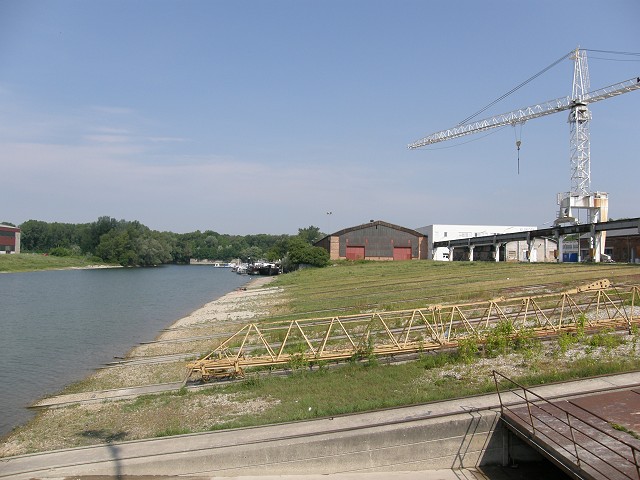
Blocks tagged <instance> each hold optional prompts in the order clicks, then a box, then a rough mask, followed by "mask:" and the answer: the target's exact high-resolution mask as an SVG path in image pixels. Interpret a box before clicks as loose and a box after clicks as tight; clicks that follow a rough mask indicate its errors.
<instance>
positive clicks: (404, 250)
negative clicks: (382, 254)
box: [393, 247, 411, 260]
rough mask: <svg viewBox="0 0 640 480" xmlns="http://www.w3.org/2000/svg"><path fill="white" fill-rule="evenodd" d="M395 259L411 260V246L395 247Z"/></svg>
mask: <svg viewBox="0 0 640 480" xmlns="http://www.w3.org/2000/svg"><path fill="white" fill-rule="evenodd" d="M393 259H394V260H411V247H393Z"/></svg>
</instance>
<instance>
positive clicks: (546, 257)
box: [416, 224, 556, 262]
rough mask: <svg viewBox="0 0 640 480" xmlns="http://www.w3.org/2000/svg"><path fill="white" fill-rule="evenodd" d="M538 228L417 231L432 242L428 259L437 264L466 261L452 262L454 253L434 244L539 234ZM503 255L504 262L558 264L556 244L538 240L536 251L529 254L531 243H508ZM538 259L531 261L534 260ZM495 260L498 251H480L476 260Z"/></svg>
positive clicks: (456, 227)
mask: <svg viewBox="0 0 640 480" xmlns="http://www.w3.org/2000/svg"><path fill="white" fill-rule="evenodd" d="M535 229H536V227H532V226H524V225H441V224H434V225H427V226H426V227H421V228H418V229H416V230H417V231H418V232H420V233H423V234H425V235H426V236H427V238H428V253H427V255H428V257H427V258H430V259H433V260H441V261H447V260H464V259H463V258H458V257H456V258H450V254H451V253H450V251H449V249H448V248H445V247H439V248H436V249H434V248H433V242H441V241H447V240H458V239H464V238H472V237H486V236H490V235H500V234H504V233H516V232H527V231H530V230H535ZM499 253H500V255H501V257H502V258H501V259H500V260H501V261H513V262H516V261H520V262H529V261H533V262H536V261H539V262H544V261H554V260H555V255H556V247H555V243H553V244H550V243H549V242H545V241H543V240H541V239H536V241H535V244H534V248H533V250H532V251H531V253H529V251H528V248H527V243H526V242H523V241H513V242H508V243H507V244H506V245H505V246H504V247H503V249H502V251H501V252H499ZM455 255H468V253H467V252H464V251H462V250H459V249H458V251H456V252H455ZM531 255H532V256H533V257H534V258H529V257H530V256H531ZM492 256H495V251H494V250H492V249H491V248H477V249H476V250H475V259H476V260H492V259H494V258H491V257H492Z"/></svg>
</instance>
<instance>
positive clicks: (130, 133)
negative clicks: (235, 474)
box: [0, 0, 640, 234]
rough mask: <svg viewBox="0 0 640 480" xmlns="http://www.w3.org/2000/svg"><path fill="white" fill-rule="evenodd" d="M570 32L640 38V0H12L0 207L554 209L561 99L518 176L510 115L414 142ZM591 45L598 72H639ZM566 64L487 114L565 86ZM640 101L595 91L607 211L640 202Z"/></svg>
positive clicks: (293, 226)
mask: <svg viewBox="0 0 640 480" xmlns="http://www.w3.org/2000/svg"><path fill="white" fill-rule="evenodd" d="M577 46H580V47H583V48H586V49H597V50H611V51H624V52H640V2H639V1H638V0H611V1H608V2H602V1H593V0H587V1H573V0H567V1H565V0H563V1H557V0H552V1H529V2H525V1H514V0H505V1H497V0H495V1H492V0H488V1H477V0H475V1H471V0H469V1H464V0H463V1H457V2H448V1H439V2H436V1H426V0H424V1H413V0H393V1H392V0H388V1H377V0H357V1H356V0H328V1H306V0H283V1H275V0H274V1H257V0H256V1H215V0H212V1H188V0H187V1H177V0H176V1H168V0H136V1H130V0H122V1H119V0H110V1H99V0H95V1H71V0H68V1H67V0H64V1H63V0H51V1H31V0H0V192H1V195H0V221H9V222H13V223H16V224H19V223H22V222H24V221H26V220H29V219H36V220H45V221H58V222H70V223H84V222H91V221H94V220H96V219H97V218H98V217H99V216H102V215H108V216H111V217H115V218H118V219H126V220H139V221H140V222H142V223H143V224H145V225H147V226H149V227H150V228H152V229H156V230H170V231H174V232H180V233H182V232H189V231H195V230H206V229H212V230H216V231H218V232H220V233H231V234H249V233H296V232H297V229H298V228H300V227H306V226H309V225H316V226H319V227H320V228H321V230H323V231H336V230H338V229H340V228H344V227H348V226H352V225H357V224H360V223H363V222H367V221H369V220H371V219H375V220H384V221H388V222H391V223H396V224H399V225H402V226H405V227H409V228H416V227H420V226H424V225H428V224H431V223H448V224H497V225H505V224H516V225H538V226H542V225H543V224H545V223H548V222H550V221H552V220H553V219H554V218H555V216H556V209H557V206H556V194H557V193H558V192H565V191H568V190H569V187H570V176H569V126H568V124H567V114H566V112H565V113H559V114H555V115H551V116H548V117H545V118H541V119H537V120H533V121H530V122H528V123H527V124H525V126H524V128H523V130H522V148H521V152H520V161H521V164H520V174H519V175H518V174H517V170H516V168H517V166H516V159H517V156H516V148H515V132H514V129H513V128H512V127H507V128H505V129H502V130H499V131H496V132H495V133H494V134H493V135H489V136H486V137H483V136H482V135H476V136H473V137H465V138H464V139H462V140H459V141H457V142H447V143H442V144H439V145H437V146H435V147H429V148H425V149H420V150H408V149H407V144H408V143H411V142H413V141H415V140H417V139H419V138H422V137H423V136H425V135H427V134H429V133H432V132H434V131H437V130H441V129H444V128H448V127H451V126H454V125H455V124H457V123H458V122H460V121H461V120H462V119H464V118H466V117H467V116H468V115H470V114H472V113H473V112H475V111H477V110H479V109H480V108H482V107H483V106H485V105H486V104H488V103H489V102H491V101H492V100H494V99H495V98H497V97H499V96H500V95H502V94H503V93H505V92H507V91H508V90H510V89H511V88H513V87H514V86H516V85H518V84H519V83H520V82H522V81H524V80H526V79H527V78H529V77H530V76H532V75H534V74H535V73H537V72H539V71H540V70H542V69H543V68H545V67H546V66H548V65H549V64H551V63H552V62H554V61H555V60H557V59H558V58H559V57H561V56H562V55H564V54H565V53H567V52H569V51H571V50H572V49H574V48H576V47H577ZM589 55H590V56H589V68H590V73H591V85H592V88H593V89H595V88H598V87H601V86H606V85H609V84H612V83H617V82H620V81H622V80H626V79H628V78H631V77H634V76H637V75H640V62H638V61H637V60H638V59H639V57H629V56H627V57H620V56H618V57H611V56H610V55H604V54H602V55H600V54H596V53H590V54H589ZM599 57H601V58H602V59H601V58H599ZM605 58H606V59H605ZM611 58H617V59H618V60H611ZM621 60H625V61H621ZM630 60H635V61H630ZM572 69H573V65H572V64H571V62H570V61H565V62H563V63H562V64H560V65H559V66H557V67H555V68H554V69H552V70H551V71H550V72H548V73H547V74H545V75H544V76H542V77H541V78H539V79H538V80H536V81H534V82H532V83H531V84H529V85H527V86H526V87H525V88H523V89H521V90H519V91H518V92H517V94H515V95H514V96H511V97H509V98H508V99H507V100H505V101H503V102H501V103H499V104H498V105H497V106H496V107H494V108H492V110H491V111H490V112H487V113H501V112H504V111H510V110H513V109H515V108H517V107H523V106H526V105H530V104H535V103H538V102H541V101H544V100H549V99H553V98H557V97H561V96H565V95H569V94H570V93H571V81H572ZM638 110H640V91H636V92H631V93H627V94H625V95H622V96H619V97H616V98H613V99H608V100H605V101H602V102H599V103H596V104H593V105H592V106H591V111H592V114H593V121H592V124H591V179H592V190H594V191H596V190H597V191H605V192H608V193H609V196H610V216H612V217H614V218H620V217H636V216H640V207H639V202H638V200H639V198H640V195H639V194H638V184H639V183H640V166H639V163H640V162H639V160H640V158H639V157H640V153H639V150H638V138H639V137H640V121H639V120H638ZM469 140H473V141H472V142H469ZM327 212H332V214H331V215H327Z"/></svg>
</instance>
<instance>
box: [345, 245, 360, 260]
mask: <svg viewBox="0 0 640 480" xmlns="http://www.w3.org/2000/svg"><path fill="white" fill-rule="evenodd" d="M362 259H364V247H351V246H348V247H347V260H362Z"/></svg>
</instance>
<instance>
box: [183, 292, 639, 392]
mask: <svg viewBox="0 0 640 480" xmlns="http://www.w3.org/2000/svg"><path fill="white" fill-rule="evenodd" d="M636 306H640V287H639V286H631V287H626V288H624V289H619V288H615V287H612V285H611V283H610V282H609V281H608V280H599V281H597V282H593V283H590V284H588V285H584V286H581V287H578V288H574V289H571V290H568V291H565V292H561V293H553V294H542V295H534V296H521V297H512V298H495V299H492V300H488V301H483V302H472V303H461V304H455V305H430V306H427V307H424V308H417V309H411V310H399V311H393V312H374V313H370V314H359V315H347V316H333V317H324V318H315V319H305V320H292V321H277V322H266V323H261V324H256V323H249V324H246V325H245V326H243V327H242V328H241V329H239V330H238V331H237V332H236V333H234V334H233V335H231V336H230V337H229V338H227V339H226V340H225V341H223V342H222V343H221V344H220V345H219V346H218V347H217V348H216V349H215V350H213V351H212V352H210V353H209V354H207V355H205V356H204V357H203V358H201V359H199V360H197V361H195V362H191V363H189V364H188V365H187V376H186V378H185V382H187V381H188V380H190V379H191V380H193V379H194V378H195V379H197V378H198V377H199V378H200V379H202V380H204V381H208V380H211V379H221V378H236V377H243V376H244V373H245V370H246V369H248V368H260V367H270V368H287V367H292V366H301V365H306V364H314V363H318V362H333V361H336V362H339V361H346V360H349V359H353V358H363V357H369V356H376V357H382V356H393V355H400V354H409V353H419V352H424V351H435V350H444V349H451V348H456V347H458V346H459V344H460V343H461V342H464V341H470V340H471V341H474V342H476V343H478V344H483V343H486V342H487V340H488V339H489V338H490V336H491V335H492V334H494V332H495V331H496V328H501V332H503V334H504V335H507V336H509V337H511V338H519V337H522V336H536V337H540V338H544V337H549V336H554V335H558V334H559V333H561V332H575V331H577V330H578V329H583V330H585V331H598V330H602V329H615V330H618V329H622V328H626V329H628V330H629V331H631V329H632V327H633V325H634V324H636V323H637V322H638V320H639V319H640V317H639V315H638V312H636V311H635V310H636Z"/></svg>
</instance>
